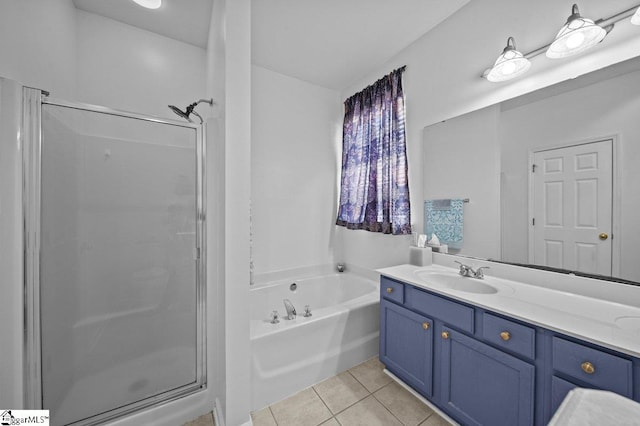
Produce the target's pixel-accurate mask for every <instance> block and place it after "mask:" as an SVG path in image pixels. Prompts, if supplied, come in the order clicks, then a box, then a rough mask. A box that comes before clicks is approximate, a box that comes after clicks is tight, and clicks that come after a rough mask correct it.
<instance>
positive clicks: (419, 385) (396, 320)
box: [380, 300, 433, 396]
mask: <svg viewBox="0 0 640 426" xmlns="http://www.w3.org/2000/svg"><path fill="white" fill-rule="evenodd" d="M432 359H433V321H432V320H430V319H429V318H426V317H423V316H422V315H418V314H416V313H414V312H411V311H409V310H408V309H406V308H403V307H401V306H398V305H395V304H393V303H391V302H387V301H386V300H381V301H380V361H381V362H382V363H383V364H384V365H385V366H386V367H387V369H389V371H391V372H392V373H394V374H395V375H396V376H398V377H399V378H400V379H402V380H403V381H404V382H406V383H407V384H409V385H411V386H412V387H413V388H414V389H416V390H417V391H419V392H420V393H422V394H423V395H425V396H431V391H432V382H433V380H432V371H433V370H432V369H433V363H432Z"/></svg>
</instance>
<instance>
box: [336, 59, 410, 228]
mask: <svg viewBox="0 0 640 426" xmlns="http://www.w3.org/2000/svg"><path fill="white" fill-rule="evenodd" d="M403 71H404V67H402V68H400V69H398V70H395V71H393V72H392V73H391V74H389V75H387V76H385V77H383V78H381V79H380V80H378V81H377V82H375V83H374V84H373V85H371V86H369V87H367V88H366V89H364V90H363V91H362V92H359V93H356V94H355V95H353V96H352V97H350V98H349V99H347V100H346V101H345V102H344V107H345V112H344V125H343V133H342V177H341V185H340V205H339V208H338V219H337V221H336V224H337V225H340V226H345V227H347V228H349V229H365V230H367V231H372V232H382V233H385V234H410V233H411V217H410V205H409V179H408V174H407V153H406V139H405V129H404V127H405V126H404V124H405V111H404V93H403V92H402V73H403Z"/></svg>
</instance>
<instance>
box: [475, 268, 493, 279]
mask: <svg viewBox="0 0 640 426" xmlns="http://www.w3.org/2000/svg"><path fill="white" fill-rule="evenodd" d="M483 269H491V268H490V267H488V266H480V267H478V269H476V275H475V276H476V278H479V279H483V278H484V272H482V270H483Z"/></svg>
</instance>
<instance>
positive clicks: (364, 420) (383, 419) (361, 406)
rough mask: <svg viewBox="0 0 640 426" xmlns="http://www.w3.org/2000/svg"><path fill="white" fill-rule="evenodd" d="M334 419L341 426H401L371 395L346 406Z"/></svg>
mask: <svg viewBox="0 0 640 426" xmlns="http://www.w3.org/2000/svg"><path fill="white" fill-rule="evenodd" d="M336 419H337V420H338V422H340V424H341V425H342V426H402V423H400V422H399V421H398V419H396V418H395V417H393V415H392V414H391V413H390V412H389V410H387V409H386V408H384V406H383V405H382V404H380V402H378V400H377V399H375V398H374V397H373V396H368V397H367V398H365V399H363V400H362V401H360V402H358V403H357V404H355V405H352V406H351V407H349V408H347V409H346V410H344V411H343V412H342V413H340V414H338V415H337V416H336Z"/></svg>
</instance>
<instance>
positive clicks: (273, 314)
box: [271, 311, 280, 324]
mask: <svg viewBox="0 0 640 426" xmlns="http://www.w3.org/2000/svg"><path fill="white" fill-rule="evenodd" d="M279 322H280V320H279V319H278V311H273V312H271V324H278V323H279Z"/></svg>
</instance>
